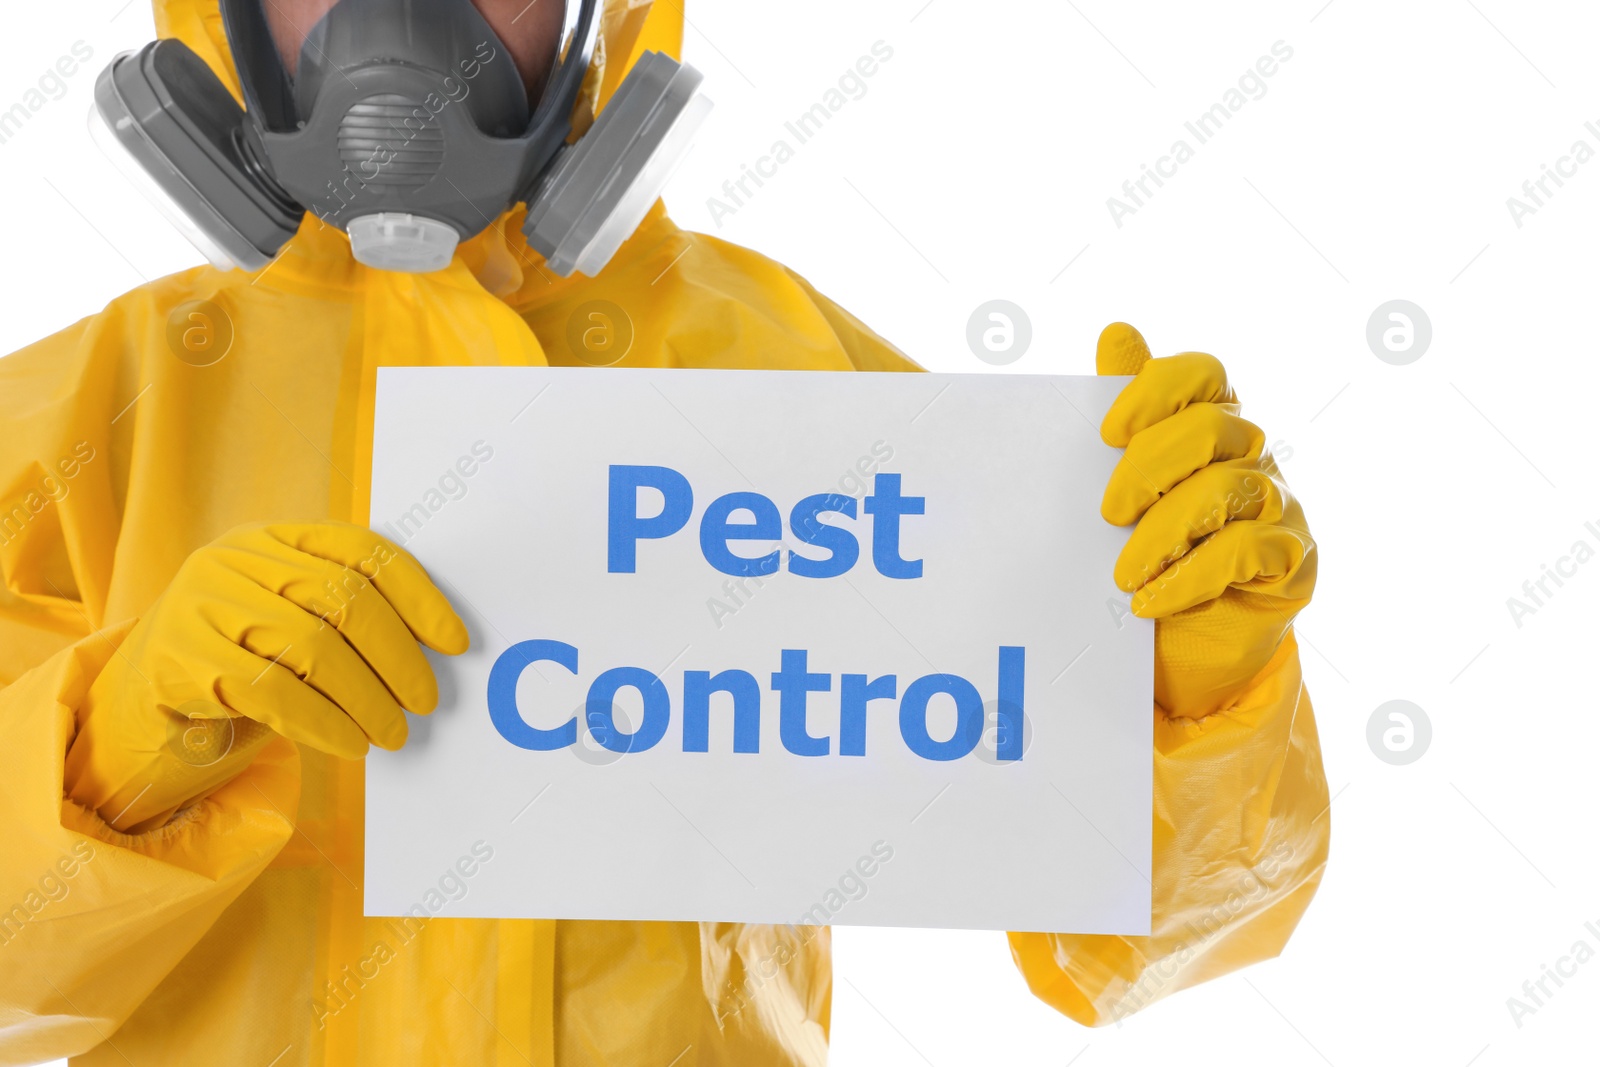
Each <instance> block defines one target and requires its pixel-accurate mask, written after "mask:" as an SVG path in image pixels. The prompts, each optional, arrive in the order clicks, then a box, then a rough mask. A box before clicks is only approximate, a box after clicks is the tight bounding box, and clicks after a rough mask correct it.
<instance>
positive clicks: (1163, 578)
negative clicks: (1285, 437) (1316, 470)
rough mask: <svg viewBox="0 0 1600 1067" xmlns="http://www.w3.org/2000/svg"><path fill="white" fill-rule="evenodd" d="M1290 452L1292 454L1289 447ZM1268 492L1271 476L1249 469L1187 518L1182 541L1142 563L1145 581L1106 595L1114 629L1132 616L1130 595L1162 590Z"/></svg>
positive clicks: (1131, 598)
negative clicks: (1198, 514) (1197, 516)
mask: <svg viewBox="0 0 1600 1067" xmlns="http://www.w3.org/2000/svg"><path fill="white" fill-rule="evenodd" d="M1275 447H1276V446H1275ZM1290 454H1291V455H1292V454H1293V451H1292V450H1291V451H1290ZM1270 492H1271V479H1270V478H1269V477H1268V476H1267V474H1266V472H1265V471H1253V472H1251V473H1250V474H1247V475H1246V476H1245V477H1244V478H1243V479H1241V480H1240V482H1239V489H1238V490H1232V489H1230V490H1229V491H1228V494H1227V496H1225V497H1223V498H1222V500H1220V501H1218V502H1217V503H1216V504H1213V505H1212V507H1211V510H1210V511H1208V512H1206V514H1205V515H1203V516H1201V518H1200V519H1199V520H1198V521H1196V520H1190V521H1189V523H1188V524H1187V529H1186V530H1185V536H1184V538H1183V540H1181V541H1178V542H1176V543H1175V544H1173V546H1172V547H1171V548H1170V549H1168V550H1167V554H1166V558H1165V559H1164V560H1162V561H1161V563H1160V564H1159V565H1157V566H1156V567H1154V568H1152V567H1151V566H1150V565H1149V564H1148V563H1147V564H1145V565H1144V568H1143V571H1144V579H1145V580H1144V582H1143V583H1141V584H1140V586H1139V588H1138V589H1137V590H1135V591H1134V592H1131V593H1122V594H1121V595H1118V596H1111V597H1107V598H1106V610H1107V611H1109V612H1110V613H1111V620H1112V621H1113V622H1114V623H1116V626H1117V629H1119V630H1120V629H1122V627H1123V626H1124V625H1125V624H1126V623H1127V621H1128V620H1129V619H1131V618H1134V617H1135V616H1134V613H1133V598H1134V597H1136V596H1143V597H1145V598H1146V599H1149V598H1150V597H1151V596H1153V595H1154V594H1155V593H1159V592H1160V591H1161V590H1162V589H1165V588H1166V587H1167V586H1168V585H1169V584H1171V582H1172V581H1173V579H1174V578H1176V577H1177V576H1178V572H1179V570H1180V569H1181V568H1183V567H1184V566H1186V565H1187V564H1189V563H1190V562H1192V561H1193V560H1194V558H1195V556H1196V555H1197V552H1198V549H1199V548H1200V547H1201V546H1202V545H1203V544H1204V542H1205V539H1206V538H1208V537H1210V536H1211V535H1212V534H1214V533H1216V532H1217V531H1218V530H1220V529H1222V528H1223V527H1224V526H1226V525H1227V524H1228V523H1229V522H1230V521H1232V520H1233V519H1236V518H1238V517H1239V516H1240V515H1242V514H1244V511H1245V509H1246V508H1248V507H1249V506H1250V505H1251V504H1259V503H1261V502H1262V501H1264V500H1266V499H1267V496H1268V495H1269V493H1270Z"/></svg>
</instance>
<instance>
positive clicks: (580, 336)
mask: <svg viewBox="0 0 1600 1067" xmlns="http://www.w3.org/2000/svg"><path fill="white" fill-rule="evenodd" d="M632 348H633V319H631V318H629V317H628V313H627V312H626V311H623V310H622V309H621V308H620V307H618V306H617V305H616V304H613V303H612V302H611V301H609V300H590V301H589V302H588V303H584V304H579V305H578V306H577V307H576V308H574V309H573V312H572V314H571V315H570V316H568V317H567V350H568V351H569V352H571V353H572V356H573V358H574V359H576V360H578V361H579V362H580V363H587V364H588V365H589V366H591V367H610V366H613V365H615V364H617V363H621V362H622V360H623V359H624V358H626V357H627V355H628V352H629V350H630V349H632Z"/></svg>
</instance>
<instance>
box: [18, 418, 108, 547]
mask: <svg viewBox="0 0 1600 1067" xmlns="http://www.w3.org/2000/svg"><path fill="white" fill-rule="evenodd" d="M95 455H96V453H95V450H94V446H93V445H91V444H90V443H89V442H88V441H79V442H78V443H77V444H75V445H73V446H72V451H71V452H70V453H69V454H67V455H65V456H62V457H61V458H60V459H58V460H56V463H55V469H54V470H52V471H51V472H50V473H49V474H46V475H45V476H44V477H43V478H40V479H39V481H38V482H37V483H36V484H35V485H34V486H30V487H29V489H28V491H27V492H26V493H24V494H22V496H21V497H20V498H19V499H18V500H17V501H16V502H15V503H12V504H10V505H0V548H5V547H7V546H8V545H10V544H11V542H12V541H15V540H16V539H17V538H18V537H21V536H22V531H23V530H25V529H27V527H28V524H29V523H31V522H33V520H34V519H36V518H38V517H39V516H40V515H41V514H42V513H43V512H44V510H45V509H46V508H48V507H49V506H50V505H51V504H59V503H61V502H62V501H63V500H65V499H67V497H68V495H70V494H71V492H72V481H73V479H75V478H77V476H78V475H79V474H81V473H83V468H84V466H85V465H87V464H89V463H92V462H93V461H94V458H95Z"/></svg>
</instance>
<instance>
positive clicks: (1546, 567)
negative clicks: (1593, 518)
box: [1506, 522, 1600, 630]
mask: <svg viewBox="0 0 1600 1067" xmlns="http://www.w3.org/2000/svg"><path fill="white" fill-rule="evenodd" d="M1583 529H1584V532H1585V533H1587V534H1588V535H1589V536H1590V537H1593V538H1594V539H1595V541H1596V542H1597V543H1600V525H1596V524H1595V523H1593V522H1586V523H1584V524H1583ZM1594 557H1595V549H1594V546H1593V545H1591V544H1590V543H1589V542H1588V540H1587V539H1585V538H1581V537H1580V538H1579V539H1578V540H1576V541H1574V542H1573V543H1572V547H1571V548H1570V549H1568V551H1567V554H1566V555H1564V556H1558V557H1557V558H1556V563H1555V566H1554V567H1552V566H1550V564H1548V563H1541V564H1539V576H1538V577H1537V578H1529V579H1528V580H1527V581H1525V582H1523V583H1522V596H1520V597H1516V596H1509V597H1506V610H1507V611H1509V612H1510V613H1511V621H1512V622H1513V623H1515V624H1516V628H1517V629H1519V630H1520V629H1522V620H1523V619H1525V618H1527V617H1528V616H1529V615H1537V614H1538V613H1539V609H1540V608H1542V607H1544V606H1545V605H1546V604H1547V603H1548V602H1549V601H1550V600H1551V599H1553V598H1554V597H1555V595H1556V594H1557V593H1559V592H1560V591H1561V589H1562V588H1563V587H1564V586H1565V585H1566V584H1567V583H1566V582H1565V581H1563V580H1562V579H1569V580H1570V579H1572V578H1576V577H1577V576H1578V568H1579V567H1581V566H1583V565H1584V564H1585V563H1588V562H1589V561H1590V560H1592V559H1594ZM1551 585H1554V586H1555V588H1554V589H1552V588H1550V587H1551Z"/></svg>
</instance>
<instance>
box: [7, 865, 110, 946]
mask: <svg viewBox="0 0 1600 1067" xmlns="http://www.w3.org/2000/svg"><path fill="white" fill-rule="evenodd" d="M92 859H94V846H93V845H91V844H90V843H89V842H88V841H79V842H78V843H77V844H75V845H73V846H72V851H71V852H70V853H68V854H66V855H64V856H62V857H60V858H59V859H57V860H56V861H55V863H53V864H52V865H51V866H49V867H48V868H46V869H45V872H44V873H43V874H41V875H40V876H39V877H38V879H37V880H35V882H34V884H33V888H31V889H29V890H28V891H27V892H26V893H24V894H23V896H22V899H21V900H18V901H17V902H16V903H15V904H13V905H11V907H10V908H8V909H6V911H4V912H3V913H0V946H5V945H9V944H11V942H12V941H15V940H16V939H17V938H19V937H21V936H22V934H23V932H24V931H26V930H27V929H28V924H29V923H31V922H32V921H33V920H34V919H36V918H38V916H39V913H40V912H42V911H44V910H45V909H46V908H48V907H49V906H50V905H52V904H59V903H60V902H61V901H63V900H65V899H67V895H68V894H69V893H71V892H72V880H73V879H74V878H76V877H77V876H78V872H79V871H81V870H83V866H84V864H86V863H88V862H89V861H90V860H92Z"/></svg>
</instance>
